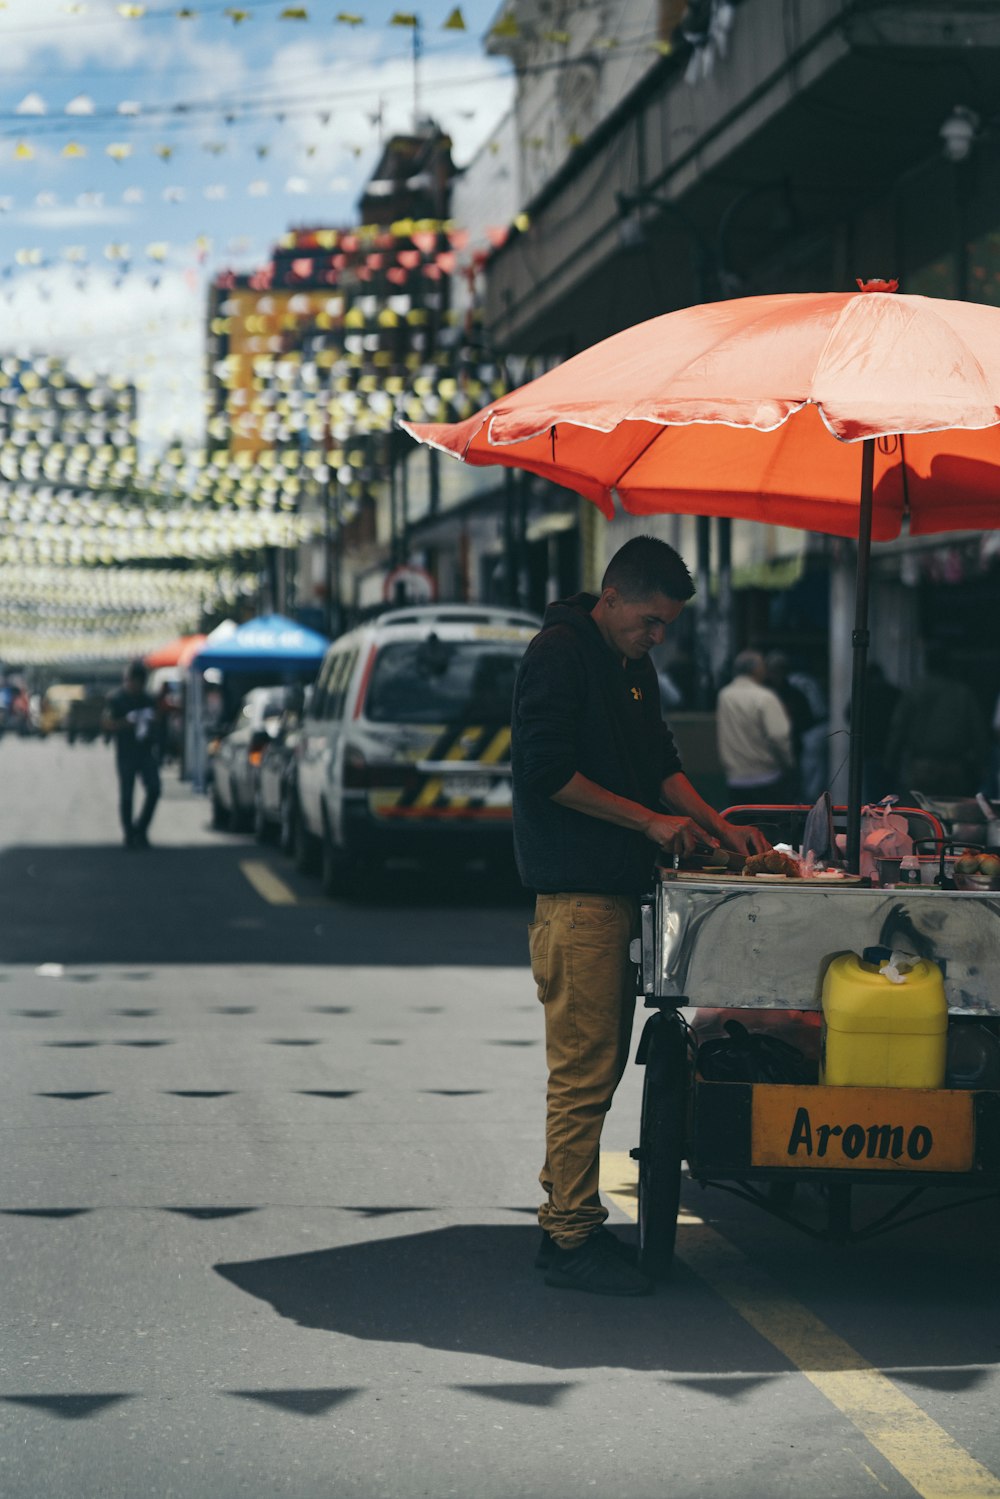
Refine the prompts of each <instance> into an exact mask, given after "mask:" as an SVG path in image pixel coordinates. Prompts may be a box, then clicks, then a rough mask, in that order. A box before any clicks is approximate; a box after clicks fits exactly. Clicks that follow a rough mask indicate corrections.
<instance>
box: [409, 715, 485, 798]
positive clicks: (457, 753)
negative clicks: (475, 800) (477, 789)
mask: <svg viewBox="0 0 1000 1499" xmlns="http://www.w3.org/2000/svg"><path fill="white" fill-rule="evenodd" d="M483 733H484V729H483V726H482V724H475V725H470V726H469V728H467V729H463V730H462V731H461V733H459V734H458V735H457V736H456V737H455V739H454V740H453V742H452V745H451V748H450V749H449V750H448V752H447V754H444V755H436V756H435V759H438V760H473V759H475V758H476V757H475V756H474V755H472V754H466V749H465V745H463V743H462V740H463V739H465V740H466V741H471V739H472V736H473V735H475V736H476V739H475V743H470V744H469V748H470V749H475V748H476V745H478V744H479V743H480V742H481V740H482V737H483ZM444 786H445V783H444V780H443V779H442V777H441V776H431V777H430V778H429V780H428V781H427V782H426V784H425V786H424V788H423V790H422V791H421V792H420V794H419V795H418V796H417V797H415V798H414V800H413V802H412V804H411V805H412V806H414V807H433V806H434V804H435V803H436V802H437V799H438V797H439V796H440V795H441V793H442V791H443V790H444ZM452 800H453V801H458V800H459V798H458V797H453V798H452ZM464 800H466V801H467V800H468V798H467V797H466V798H464Z"/></svg>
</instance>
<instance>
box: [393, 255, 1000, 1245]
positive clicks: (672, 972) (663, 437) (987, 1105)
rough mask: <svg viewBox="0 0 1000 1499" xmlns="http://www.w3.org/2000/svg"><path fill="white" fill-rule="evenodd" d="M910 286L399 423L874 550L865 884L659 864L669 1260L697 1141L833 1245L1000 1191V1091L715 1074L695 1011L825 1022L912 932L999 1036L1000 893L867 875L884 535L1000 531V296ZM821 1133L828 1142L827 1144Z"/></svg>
mask: <svg viewBox="0 0 1000 1499" xmlns="http://www.w3.org/2000/svg"><path fill="white" fill-rule="evenodd" d="M897 290H898V286H897V283H896V282H895V281H894V280H885V281H884V280H870V281H867V282H862V281H860V280H859V281H858V292H857V293H855V292H819V293H809V292H802V293H787V294H777V295H765V296H758V297H740V298H733V299H728V300H724V301H721V302H714V303H704V304H701V305H699V306H696V307H688V308H679V309H677V310H676V311H674V312H669V313H664V314H662V315H661V316H660V317H656V318H651V319H650V320H649V321H647V322H645V323H640V324H638V325H636V326H635V327H633V328H628V329H624V330H622V331H621V332H620V333H615V334H612V335H611V336H610V337H609V338H606V339H604V340H602V341H601V342H600V343H597V344H594V345H592V346H591V347H590V348H587V349H584V350H582V351H581V352H580V353H578V354H575V355H574V356H573V357H572V358H570V359H567V360H566V361H565V363H563V364H561V365H557V366H556V367H554V368H553V369H550V370H548V371H546V373H545V374H543V375H541V376H539V378H538V379H536V380H533V381H530V382H529V383H528V384H527V385H524V386H521V387H519V388H518V389H517V390H515V391H512V392H510V394H508V395H506V396H499V397H498V398H497V399H496V400H493V401H491V402H490V403H489V404H488V405H487V406H484V407H483V408H481V409H480V410H479V411H477V412H474V413H472V414H471V415H466V416H465V417H464V418H463V419H462V420H460V421H457V422H452V423H421V422H402V423H401V426H402V427H403V429H404V430H406V431H408V432H409V433H410V435H411V436H413V437H414V438H415V439H416V440H417V441H419V442H424V443H428V444H430V445H431V446H433V447H435V448H438V449H440V450H441V451H442V452H445V453H449V454H451V455H452V456H453V457H456V458H458V459H460V460H462V461H463V462H466V463H470V464H474V465H487V464H504V465H508V466H510V467H513V468H520V469H524V470H526V471H527V472H529V473H534V474H537V475H540V476H541V477H542V478H544V479H546V480H549V481H551V482H553V483H556V484H560V485H563V486H564V487H566V488H567V489H571V490H573V491H575V492H576V493H578V494H579V495H581V496H583V497H584V498H585V499H587V500H589V501H591V502H592V503H593V504H595V505H596V506H597V507H598V508H599V509H600V510H601V511H602V512H603V514H604V515H605V516H606V517H607V518H608V519H609V520H612V519H614V518H615V517H616V516H617V515H618V514H619V513H620V512H621V511H624V512H625V513H626V514H627V515H631V516H635V517H642V516H656V515H663V514H673V515H698V516H704V517H709V516H720V517H729V518H731V519H737V520H738V519H743V520H749V521H755V522H762V523H765V524H769V525H776V526H795V527H798V528H801V529H804V530H810V531H817V532H821V533H824V534H826V535H830V536H839V537H843V538H848V539H851V540H853V541H854V542H855V543H856V562H857V567H856V587H855V608H854V628H853V631H852V634H851V654H852V660H853V667H852V682H851V715H850V754H849V771H848V796H847V803H848V805H847V818H846V830H845V841H846V862H847V870H848V871H849V872H850V873H851V874H853V875H854V876H855V877H856V883H855V882H853V881H851V880H844V881H842V882H840V883H838V884H836V885H833V884H831V885H829V886H823V885H822V884H820V883H819V882H812V881H810V882H805V883H801V884H800V883H799V882H798V881H793V880H786V881H782V882H781V883H780V884H779V883H777V882H775V883H770V882H761V881H760V880H759V877H757V878H756V879H748V878H746V877H745V876H735V875H734V876H731V877H729V876H723V875H719V876H712V877H711V878H702V877H697V876H696V877H694V878H688V879H680V878H678V877H677V873H676V872H674V871H665V872H663V873H662V874H661V876H660V879H659V881H658V885H657V888H656V890H655V891H654V893H653V895H652V897H651V898H650V900H649V901H648V902H647V903H646V905H645V907H644V910H643V935H642V937H641V939H640V940H639V946H638V949H637V953H636V956H637V959H638V960H640V962H641V973H642V987H643V992H644V994H645V998H646V1004H647V1005H648V1006H649V1008H650V1009H651V1010H652V1011H654V1013H653V1014H652V1015H651V1016H650V1018H649V1021H648V1023H647V1025H646V1028H645V1031H644V1033H643V1038H642V1042H641V1046H640V1053H639V1060H640V1061H642V1062H643V1064H644V1065H645V1088H644V1098H643V1108H642V1122H641V1131H640V1143H639V1146H638V1150H637V1151H636V1152H635V1154H636V1155H637V1158H638V1161H639V1233H640V1245H641V1247H642V1258H643V1263H644V1265H645V1266H646V1268H648V1269H651V1270H653V1271H654V1273H661V1272H662V1271H663V1270H664V1269H665V1267H666V1266H667V1265H668V1264H669V1261H670V1257H671V1255H672V1251H673V1240H674V1231H675V1225H676V1218H677V1203H678V1193H679V1190H680V1173H681V1162H682V1160H683V1159H685V1158H686V1159H687V1161H688V1164H689V1167H690V1170H691V1174H692V1176H693V1177H694V1178H695V1180H697V1181H702V1182H714V1183H716V1184H718V1185H722V1186H725V1187H727V1189H729V1190H735V1191H737V1192H738V1193H740V1194H741V1195H743V1196H748V1197H751V1198H752V1199H753V1200H754V1201H757V1202H759V1203H760V1204H761V1205H762V1206H765V1207H767V1208H768V1209H769V1210H770V1211H772V1212H778V1213H780V1214H781V1215H782V1216H785V1217H788V1218H789V1219H790V1221H791V1214H790V1210H789V1208H788V1197H789V1192H788V1187H789V1185H791V1184H794V1183H797V1182H798V1181H800V1180H808V1181H811V1182H814V1183H817V1184H819V1185H820V1186H821V1187H822V1189H823V1193H824V1196H825V1198H826V1201H827V1203H828V1215H827V1225H826V1230H825V1233H826V1235H828V1236H832V1237H833V1238H836V1239H840V1240H847V1239H850V1238H852V1237H859V1236H860V1235H861V1233H872V1232H876V1231H878V1228H879V1226H880V1225H879V1224H878V1223H876V1224H869V1226H868V1227H867V1229H865V1230H862V1231H859V1232H855V1230H854V1229H853V1228H852V1226H851V1215H850V1209H851V1194H852V1192H853V1189H854V1187H855V1186H856V1185H859V1184H862V1183H870V1182H878V1183H880V1184H883V1185H900V1186H902V1187H904V1188H905V1189H906V1190H905V1192H904V1195H903V1201H902V1203H901V1204H900V1205H898V1206H897V1207H896V1208H895V1209H893V1210H891V1211H890V1213H888V1214H885V1215H883V1218H882V1220H881V1224H882V1226H884V1225H885V1224H887V1223H888V1222H890V1221H891V1222H894V1223H898V1222H900V1221H901V1214H902V1212H903V1211H904V1209H905V1207H906V1206H908V1204H909V1203H911V1202H912V1201H913V1200H914V1198H915V1197H916V1196H917V1195H918V1194H919V1193H921V1192H922V1191H924V1189H925V1188H929V1187H932V1186H935V1185H938V1184H942V1183H947V1184H949V1185H955V1184H956V1183H959V1184H969V1185H970V1186H971V1187H973V1188H975V1189H976V1190H977V1191H991V1192H995V1191H996V1189H997V1187H998V1185H1000V1089H991V1088H981V1089H977V1088H964V1089H954V1088H943V1089H942V1088H933V1089H928V1088H921V1089H916V1090H913V1089H909V1088H905V1087H892V1088H888V1089H879V1090H872V1089H861V1088H856V1087H845V1086H842V1085H841V1086H839V1087H836V1088H833V1087H830V1086H826V1085H822V1086H821V1085H819V1084H818V1083H817V1084H812V1085H808V1086H803V1087H801V1088H800V1087H796V1086H791V1085H789V1084H781V1083H758V1082H747V1083H723V1082H712V1081H710V1080H706V1079H704V1078H702V1077H700V1076H699V1074H698V1071H697V1057H696V1055H695V1054H694V1053H693V1048H692V1045H691V1037H690V1030H689V1027H688V1025H687V1023H686V1021H685V1018H684V1015H683V1013H682V1012H683V1010H684V1009H685V1008H687V1007H688V1006H691V1005H694V1006H697V1007H699V1008H709V1009H711V1008H715V1009H718V1010H720V1011H721V1010H725V1011H745V1012H748V1013H749V1014H750V1016H751V1017H752V1016H753V1015H756V1016H757V1017H758V1019H760V1018H762V1017H763V1014H764V1012H771V1013H772V1015H773V1013H774V1012H778V1014H779V1018H780V1015H781V1013H782V1012H785V1013H788V1012H791V1011H794V1010H798V1011H800V1012H803V1013H809V1012H812V1013H813V1014H815V1012H816V1011H817V1010H818V1008H819V1007H820V990H821V985H822V981H823V978H824V975H825V971H826V969H827V967H829V965H830V963H831V961H832V960H833V959H835V958H836V956H837V955H838V954H843V953H845V952H855V953H858V954H862V953H863V952H864V949H865V948H866V947H870V946H879V945H883V944H884V943H885V942H886V941H887V940H889V938H890V937H892V938H893V939H895V937H896V935H897V934H898V938H899V942H898V945H899V947H901V948H903V949H905V950H909V951H913V952H915V953H917V954H918V955H923V956H924V957H926V958H928V959H931V960H933V961H934V962H936V963H937V964H939V965H940V967H941V968H942V969H943V971H944V988H945V994H946V999H947V1023H948V1024H955V1023H958V1022H959V1021H961V1020H962V1019H963V1018H966V1017H977V1016H978V1017H981V1018H982V1021H983V1024H984V1025H987V1024H988V1025H990V1026H993V1027H994V1029H995V1028H996V1027H995V1021H996V1019H997V1018H1000V982H998V978H997V968H998V963H997V958H998V956H1000V893H997V892H976V891H971V892H960V891H955V890H949V889H945V888H944V887H943V886H941V887H937V888H935V887H931V886H927V887H924V886H921V887H920V888H918V889H915V890H906V891H902V892H900V891H897V890H886V889H876V888H871V886H870V884H864V883H862V882H861V880H860V878H857V877H859V876H860V851H861V811H862V806H861V803H862V780H863V757H864V739H865V732H864V706H865V694H864V679H865V669H866V664H867V656H868V648H869V643H870V630H869V610H868V595H869V585H870V561H871V546H872V542H873V541H891V540H893V539H894V538H896V537H898V536H900V535H901V534H903V532H904V531H905V532H907V533H908V534H909V535H910V536H917V535H934V534H945V533H947V532H950V531H958V530H986V529H996V528H997V527H1000V499H998V495H1000V489H998V483H997V475H998V471H1000V308H995V307H989V306H984V305H970V304H968V303H965V302H959V301H948V300H944V299H941V298H934V297H919V296H906V295H898V296H897V295H896V293H897ZM859 450H860V452H859ZM859 457H860V464H859V463H858V459H859ZM876 1093H878V1094H879V1095H881V1094H887V1095H889V1096H886V1097H883V1096H875V1095H876ZM859 1109H860V1110H862V1111H863V1112H861V1113H859V1112H857V1111H858V1110H859ZM800 1110H801V1111H802V1112H801V1113H800V1112H799V1111H800ZM796 1121H798V1128H797V1129H796ZM814 1122H815V1128H814ZM821 1128H822V1129H823V1130H824V1131H825V1134H824V1136H823V1138H824V1139H825V1141H826V1150H825V1152H824V1153H823V1154H822V1155H821V1154H820V1150H819V1147H818V1146H817V1147H816V1148H814V1149H813V1150H812V1151H811V1152H810V1151H809V1149H808V1143H809V1139H810V1132H812V1136H813V1138H814V1139H815V1138H817V1137H818V1136H819V1132H820V1129H821ZM928 1139H929V1141H930V1143H929V1144H928ZM831 1140H832V1141H835V1142H836V1145H835V1147H834V1148H833V1149H832V1150H831V1148H830V1141H831ZM883 1140H884V1141H885V1142H886V1143H885V1147H884V1152H883V1145H882V1142H883ZM900 1142H901V1143H900ZM911 1146H912V1148H911ZM897 1147H898V1148H897ZM769 1185H770V1186H771V1187H772V1190H771V1191H770V1192H768V1190H767V1189H768V1186H769ZM911 1216H913V1215H911ZM799 1226H800V1227H804V1228H806V1229H807V1231H814V1230H813V1229H812V1228H811V1226H810V1225H808V1224H806V1223H805V1222H800V1225H799Z"/></svg>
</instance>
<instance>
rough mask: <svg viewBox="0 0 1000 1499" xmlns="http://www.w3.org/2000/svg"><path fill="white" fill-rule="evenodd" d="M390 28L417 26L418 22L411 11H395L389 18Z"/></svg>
mask: <svg viewBox="0 0 1000 1499" xmlns="http://www.w3.org/2000/svg"><path fill="white" fill-rule="evenodd" d="M389 25H390V26H419V25H420V21H419V19H418V17H417V16H415V15H414V13H413V11H412V10H397V11H394V12H393V14H392V15H391V16H390V17H389Z"/></svg>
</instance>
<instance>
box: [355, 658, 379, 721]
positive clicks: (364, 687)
mask: <svg viewBox="0 0 1000 1499" xmlns="http://www.w3.org/2000/svg"><path fill="white" fill-rule="evenodd" d="M377 655H378V646H377V645H373V646H372V648H371V650H370V651H369V652H368V660H367V661H366V662H365V669H364V671H363V672H362V673H361V684H360V686H359V687H358V700H357V702H356V703H355V704H354V715H353V716H354V717H355V718H360V717H361V710H362V708H363V707H364V706H365V698H366V697H367V696H368V684H369V682H370V681H371V679H372V668H373V667H374V665H375V657H376V656H377Z"/></svg>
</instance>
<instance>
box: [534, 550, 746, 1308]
mask: <svg viewBox="0 0 1000 1499" xmlns="http://www.w3.org/2000/svg"><path fill="white" fill-rule="evenodd" d="M693 593H694V584H693V583H692V581H691V575H690V573H689V572H688V569H687V567H686V566H685V564H684V562H683V560H682V558H681V557H680V556H679V555H678V553H677V552H675V551H674V549H673V547H671V546H668V545H667V543H666V542H663V541H660V540H658V539H657V538H656V537H652V536H637V537H633V538H632V540H631V541H628V542H626V543H625V545H624V546H623V547H622V548H621V549H620V550H619V551H618V552H616V554H615V556H614V557H613V558H612V559H611V561H610V563H609V564H608V568H607V571H606V572H605V574H604V578H603V580H602V583H601V593H600V596H599V597H595V596H594V595H593V594H587V593H580V594H577V595H576V596H575V597H574V598H570V599H566V600H564V601H562V602H559V603H554V604H550V605H549V607H548V609H547V610H546V612H545V618H544V621H543V624H542V628H541V630H540V631H539V633H538V635H536V637H535V638H534V640H533V641H532V642H531V644H530V645H529V646H528V649H527V651H526V652H525V655H524V658H523V661H522V663H521V668H520V670H519V672H518V677H517V683H516V686H515V690H514V711H513V722H512V736H513V737H512V748H511V758H512V762H513V789H514V846H515V853H516V857H517V864H518V870H519V872H520V875H521V879H522V881H523V883H524V884H525V885H526V886H527V888H528V889H529V890H532V891H533V892H534V893H535V896H536V905H535V916H534V921H533V922H532V924H531V926H530V928H529V935H530V947H531V967H532V974H533V976H534V979H535V983H536V984H537V986H538V997H539V999H540V1000H541V1002H542V1004H543V1006H544V1009H545V1044H546V1059H547V1063H548V1070H549V1081H548V1095H547V1110H546V1127H545V1143H546V1155H545V1164H544V1166H543V1167H542V1171H541V1175H540V1178H539V1179H540V1181H541V1184H542V1190H543V1191H544V1192H545V1194H546V1200H545V1202H544V1203H543V1204H542V1206H541V1207H540V1208H539V1212H538V1218H539V1223H540V1224H541V1227H542V1244H541V1248H540V1249H539V1252H538V1256H537V1259H536V1264H537V1265H538V1267H539V1268H542V1269H545V1271H546V1275H545V1282H546V1284H547V1285H550V1286H556V1287H560V1288H565V1289H572V1290H580V1291H590V1292H594V1293H597V1294H599V1295H609V1296H638V1295H643V1294H645V1293H646V1292H648V1291H651V1290H652V1288H653V1283H652V1281H651V1280H650V1279H648V1277H646V1276H645V1275H643V1274H641V1273H640V1271H639V1270H638V1269H637V1268H636V1266H635V1265H634V1264H633V1263H631V1262H630V1256H629V1251H628V1250H627V1248H626V1247H625V1246H624V1245H623V1244H622V1243H621V1241H620V1240H618V1239H617V1238H616V1237H615V1236H614V1235H613V1234H612V1233H611V1232H610V1230H608V1229H607V1228H606V1227H605V1220H606V1218H607V1210H606V1208H604V1207H603V1206H602V1204H601V1200H600V1195H599V1191H598V1186H599V1160H600V1140H601V1128H602V1126H603V1123H604V1115H605V1114H606V1113H607V1111H608V1109H609V1108H610V1106H611V1100H612V1097H613V1095H614V1091H615V1089H616V1088H617V1086H618V1083H619V1082H620V1081H621V1077H622V1074H623V1073H624V1070H625V1064H626V1062H627V1060H628V1051H629V1044H630V1041H631V1034H632V1020H633V1014H634V1009H635V974H634V968H633V965H632V963H631V961H630V958H629V943H630V941H631V939H632V937H633V936H635V935H637V933H638V920H639V898H640V897H641V896H642V895H643V894H645V893H646V892H647V891H648V890H649V888H650V886H651V883H652V876H653V868H654V859H655V856H656V855H657V854H658V853H660V854H668V855H671V856H672V855H673V854H674V853H678V854H684V853H690V852H691V851H693V850H694V848H695V847H696V845H697V844H698V843H699V842H700V843H709V844H712V845H717V844H720V843H721V844H722V845H723V846H724V847H726V848H729V849H733V850H735V851H738V852H741V853H753V852H759V851H761V850H763V849H765V848H766V847H767V843H766V840H765V839H764V838H763V836H762V835H761V834H760V833H759V832H758V831H757V829H756V828H748V827H736V826H734V825H732V824H730V823H727V822H726V821H725V820H724V819H723V818H722V817H720V816H719V814H718V813H717V812H715V811H714V810H713V809H712V808H711V807H710V806H709V805H708V803H707V802H705V801H704V800H703V799H702V797H701V796H700V795H699V794H698V792H697V791H696V790H695V788H694V786H692V784H691V782H690V781H689V780H688V778H687V776H686V775H685V774H684V772H683V769H682V767H681V761H680V757H679V755H678V753H677V750H676V747H675V745H674V741H673V736H672V735H671V733H670V731H669V729H668V727H667V726H666V724H664V723H663V721H662V718H661V714H660V697H659V689H658V684H657V679H656V671H655V668H654V666H653V663H652V662H651V661H650V659H649V652H650V650H651V649H652V648H653V646H655V645H658V644H660V643H661V642H662V641H663V639H664V636H665V634H666V631H667V629H668V628H669V626H670V625H672V624H673V623H674V621H675V620H676V619H677V617H678V616H679V614H680V612H681V610H682V609H683V607H684V605H685V603H686V602H687V600H688V599H690V598H691V596H692V594H693Z"/></svg>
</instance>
